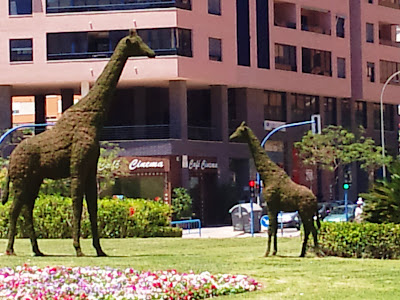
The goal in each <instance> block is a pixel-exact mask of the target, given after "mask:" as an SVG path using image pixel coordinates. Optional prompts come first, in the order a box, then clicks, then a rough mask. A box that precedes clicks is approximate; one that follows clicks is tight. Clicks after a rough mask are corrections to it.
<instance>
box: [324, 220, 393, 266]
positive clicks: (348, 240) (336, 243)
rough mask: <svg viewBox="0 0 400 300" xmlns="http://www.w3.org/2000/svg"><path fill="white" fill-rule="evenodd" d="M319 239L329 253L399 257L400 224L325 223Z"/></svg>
mask: <svg viewBox="0 0 400 300" xmlns="http://www.w3.org/2000/svg"><path fill="white" fill-rule="evenodd" d="M319 242H320V246H321V250H322V251H323V252H324V253H325V254H327V255H333V256H341V257H357V258H385V259H391V258H400V224H375V223H352V222H338V223H328V222H322V224H321V229H320V232H319Z"/></svg>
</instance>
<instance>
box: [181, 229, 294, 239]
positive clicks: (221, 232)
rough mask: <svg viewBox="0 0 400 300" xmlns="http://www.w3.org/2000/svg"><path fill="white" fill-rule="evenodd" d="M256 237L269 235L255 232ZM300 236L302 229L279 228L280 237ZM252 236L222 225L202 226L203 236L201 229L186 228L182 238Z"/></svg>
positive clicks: (263, 232) (264, 232)
mask: <svg viewBox="0 0 400 300" xmlns="http://www.w3.org/2000/svg"><path fill="white" fill-rule="evenodd" d="M254 236H255V237H265V238H266V237H267V236H268V234H267V232H266V231H262V232H256V233H254ZM295 236H300V230H297V229H295V228H284V229H283V235H282V231H281V229H278V237H295ZM241 237H251V233H245V232H243V231H234V230H233V226H221V227H204V228H201V236H200V234H199V229H197V228H193V229H190V230H188V229H185V230H183V233H182V238H187V239H196V238H214V239H225V238H241Z"/></svg>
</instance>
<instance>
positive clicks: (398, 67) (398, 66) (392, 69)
mask: <svg viewBox="0 0 400 300" xmlns="http://www.w3.org/2000/svg"><path fill="white" fill-rule="evenodd" d="M379 63H380V71H381V72H380V73H381V74H380V82H381V83H385V82H386V80H388V79H389V77H390V76H392V74H394V73H396V72H397V71H400V63H398V62H395V61H386V60H381V61H380V62H379ZM399 79H400V76H399V75H396V76H395V77H393V79H392V80H391V81H390V82H389V84H395V85H400V81H399Z"/></svg>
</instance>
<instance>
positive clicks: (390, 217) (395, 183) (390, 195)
mask: <svg viewBox="0 0 400 300" xmlns="http://www.w3.org/2000/svg"><path fill="white" fill-rule="evenodd" d="M388 170H389V173H390V177H389V178H388V179H387V180H378V181H377V182H376V183H375V184H374V185H373V186H372V188H371V189H370V191H369V193H365V194H361V197H363V198H364V199H365V205H364V209H363V214H364V220H366V221H368V222H373V223H400V160H399V159H397V160H396V161H394V162H393V163H392V164H391V165H390V166H389V168H388Z"/></svg>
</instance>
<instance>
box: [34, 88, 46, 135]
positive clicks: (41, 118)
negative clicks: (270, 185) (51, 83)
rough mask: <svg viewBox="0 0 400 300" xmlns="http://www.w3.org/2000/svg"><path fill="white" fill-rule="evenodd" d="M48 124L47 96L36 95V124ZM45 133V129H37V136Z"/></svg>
mask: <svg viewBox="0 0 400 300" xmlns="http://www.w3.org/2000/svg"><path fill="white" fill-rule="evenodd" d="M43 123H46V95H35V124H43ZM43 131H45V128H44V127H35V134H39V133H41V132H43Z"/></svg>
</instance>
